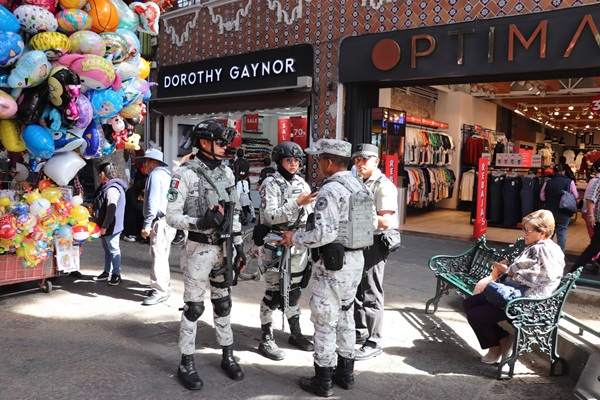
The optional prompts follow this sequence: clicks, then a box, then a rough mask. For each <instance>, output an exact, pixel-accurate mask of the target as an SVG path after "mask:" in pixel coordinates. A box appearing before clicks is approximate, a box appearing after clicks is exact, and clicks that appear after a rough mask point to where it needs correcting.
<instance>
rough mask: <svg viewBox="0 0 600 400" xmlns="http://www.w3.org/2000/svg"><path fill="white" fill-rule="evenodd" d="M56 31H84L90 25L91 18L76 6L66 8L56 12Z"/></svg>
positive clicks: (68, 32)
mask: <svg viewBox="0 0 600 400" xmlns="http://www.w3.org/2000/svg"><path fill="white" fill-rule="evenodd" d="M56 23H57V24H58V31H59V32H62V33H66V34H67V35H70V34H72V33H74V32H77V31H86V30H88V29H90V28H91V27H92V18H91V17H90V15H89V14H88V13H86V12H85V11H83V10H79V9H77V8H68V9H66V10H62V11H61V12H59V13H58V14H56Z"/></svg>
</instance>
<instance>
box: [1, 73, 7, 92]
mask: <svg viewBox="0 0 600 400" xmlns="http://www.w3.org/2000/svg"><path fill="white" fill-rule="evenodd" d="M3 88H8V72H6V71H4V70H2V69H0V89H3Z"/></svg>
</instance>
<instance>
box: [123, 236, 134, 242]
mask: <svg viewBox="0 0 600 400" xmlns="http://www.w3.org/2000/svg"><path fill="white" fill-rule="evenodd" d="M123 240H124V241H126V242H129V243H132V242H135V236H133V235H125V236H123Z"/></svg>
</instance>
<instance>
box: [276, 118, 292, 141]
mask: <svg viewBox="0 0 600 400" xmlns="http://www.w3.org/2000/svg"><path fill="white" fill-rule="evenodd" d="M290 139H291V136H290V119H289V118H279V119H278V120H277V143H281V142H289V141H290Z"/></svg>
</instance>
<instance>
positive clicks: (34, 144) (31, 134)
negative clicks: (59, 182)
mask: <svg viewBox="0 0 600 400" xmlns="http://www.w3.org/2000/svg"><path fill="white" fill-rule="evenodd" d="M21 137H22V138H23V142H25V147H27V150H29V152H30V153H31V154H33V155H34V156H35V157H38V158H50V157H52V155H54V140H52V135H51V134H50V132H48V130H47V129H46V128H44V127H41V126H39V125H28V126H26V127H25V129H23V132H22V134H21Z"/></svg>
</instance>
